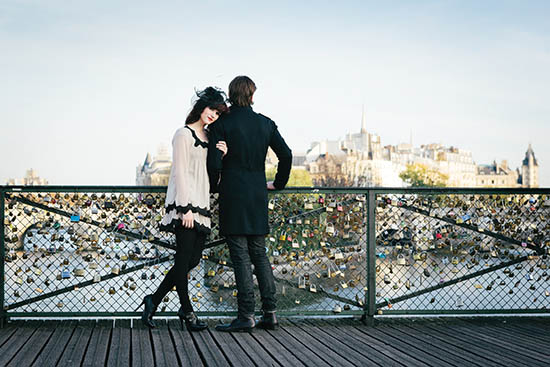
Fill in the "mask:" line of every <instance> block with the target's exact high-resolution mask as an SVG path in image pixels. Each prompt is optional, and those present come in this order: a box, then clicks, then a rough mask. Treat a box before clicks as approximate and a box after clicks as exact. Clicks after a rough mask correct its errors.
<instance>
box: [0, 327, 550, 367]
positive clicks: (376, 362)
mask: <svg viewBox="0 0 550 367" xmlns="http://www.w3.org/2000/svg"><path fill="white" fill-rule="evenodd" d="M217 322H218V321H217V320H209V323H210V324H211V328H210V329H209V330H207V331H203V332H199V333H192V334H190V333H188V332H187V331H181V329H180V328H179V322H178V321H177V320H169V321H168V322H164V323H162V322H161V323H162V325H161V326H160V327H159V328H158V329H154V330H151V331H149V330H147V329H144V328H143V327H142V326H141V324H140V323H139V322H135V323H134V327H133V328H131V327H130V321H129V320H116V322H113V321H112V320H100V321H97V322H96V321H78V322H76V321H13V322H11V323H9V324H8V325H7V326H6V327H5V328H4V329H0V366H17V367H24V366H178V365H184V366H201V365H206V366H285V367H286V366H438V367H439V366H483V367H486V366H530V367H531V366H549V365H550V318H543V317H510V318H493V317H491V318H485V317H480V318H467V317H462V318H444V319H438V318H407V319H404V318H393V319H382V320H377V322H376V325H375V326H374V327H367V326H365V325H363V324H362V323H361V322H359V321H358V320H354V319H349V318H348V319H330V320H320V319H305V320H304V319H284V320H283V322H282V327H281V328H280V329H279V330H277V331H269V332H268V331H263V330H256V331H254V332H253V333H250V334H249V333H233V334H226V333H220V332H216V331H215V330H214V328H213V326H214V325H215V324H216V323H217Z"/></svg>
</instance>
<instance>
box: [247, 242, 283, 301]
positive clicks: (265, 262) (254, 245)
mask: <svg viewBox="0 0 550 367" xmlns="http://www.w3.org/2000/svg"><path fill="white" fill-rule="evenodd" d="M247 237H248V251H249V253H250V259H251V260H252V263H253V264H254V268H255V269H256V279H258V286H259V288H260V295H261V297H262V310H263V311H275V309H276V306H277V304H276V303H277V301H276V299H275V292H276V288H275V280H274V279H273V270H272V269H271V264H270V263H269V259H268V257H267V255H266V253H265V236H247Z"/></svg>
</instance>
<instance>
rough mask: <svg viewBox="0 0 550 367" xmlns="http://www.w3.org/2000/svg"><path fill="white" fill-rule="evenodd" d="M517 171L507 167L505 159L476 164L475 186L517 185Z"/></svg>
mask: <svg viewBox="0 0 550 367" xmlns="http://www.w3.org/2000/svg"><path fill="white" fill-rule="evenodd" d="M518 176H519V175H518V172H517V171H514V170H512V169H511V168H509V167H508V162H507V161H502V162H501V163H500V164H498V163H497V162H496V161H495V162H493V164H488V165H479V166H477V175H476V185H475V186H476V187H517V186H519V184H518V179H519V177H518Z"/></svg>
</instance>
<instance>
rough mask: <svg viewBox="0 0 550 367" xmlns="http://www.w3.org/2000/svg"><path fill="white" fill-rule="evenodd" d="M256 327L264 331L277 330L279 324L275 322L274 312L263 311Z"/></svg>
mask: <svg viewBox="0 0 550 367" xmlns="http://www.w3.org/2000/svg"><path fill="white" fill-rule="evenodd" d="M256 327H257V328H260V329H265V330H277V329H278V328H279V323H278V322H277V316H275V311H264V312H263V315H262V317H261V318H260V321H259V322H258V323H257V324H256Z"/></svg>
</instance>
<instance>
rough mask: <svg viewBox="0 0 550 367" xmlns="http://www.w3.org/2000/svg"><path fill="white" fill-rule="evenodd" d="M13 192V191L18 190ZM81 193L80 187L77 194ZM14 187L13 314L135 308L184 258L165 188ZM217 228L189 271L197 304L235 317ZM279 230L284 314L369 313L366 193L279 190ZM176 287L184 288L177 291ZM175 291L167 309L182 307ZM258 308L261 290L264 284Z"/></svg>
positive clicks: (9, 241) (269, 241)
mask: <svg viewBox="0 0 550 367" xmlns="http://www.w3.org/2000/svg"><path fill="white" fill-rule="evenodd" d="M8 191H10V190H8ZM76 191H79V192H76ZM107 191H109V190H104V192H98V191H97V190H94V191H90V192H82V190H81V189H78V188H75V189H74V190H71V189H64V190H56V191H52V192H45V191H43V190H40V191H38V192H33V191H32V189H29V188H26V189H25V190H24V192H17V191H11V192H6V201H5V212H4V231H5V250H6V251H5V256H4V271H5V283H4V289H5V292H4V309H5V310H6V311H7V312H8V314H12V315H20V314H25V315H32V313H37V314H41V315H49V314H64V315H65V314H69V315H70V314H83V313H85V314H121V313H129V312H133V311H134V310H135V309H136V308H137V307H138V306H139V304H140V302H141V300H142V299H143V297H144V296H145V295H147V294H150V293H152V292H154V291H155V290H156V289H157V287H158V285H159V283H160V281H161V280H162V279H163V277H164V275H165V274H166V272H167V271H168V270H169V269H170V267H171V266H172V265H173V256H172V255H173V253H174V249H175V236H174V235H173V234H170V233H166V232H161V231H159V226H158V224H159V221H160V220H161V219H162V217H163V215H164V212H165V211H164V205H163V204H164V200H165V194H164V192H163V191H162V189H161V188H159V190H155V191H154V192H139V189H138V190H132V191H131V192H120V190H118V189H117V190H113V192H107ZM211 208H212V214H213V215H212V217H213V230H212V234H211V237H210V239H209V240H208V241H207V246H206V247H207V248H206V249H205V251H204V252H203V259H202V261H201V262H200V264H199V265H198V266H197V267H196V268H195V269H193V270H192V271H191V272H190V274H189V280H190V281H189V293H190V298H191V301H192V304H193V306H194V309H195V311H197V312H201V313H208V314H227V313H233V312H235V311H236V309H237V302H236V300H237V299H236V296H237V290H236V285H235V279H234V275H233V270H232V264H231V261H230V258H229V251H228V249H227V246H226V245H225V242H224V241H223V239H220V238H219V236H218V227H217V224H216V221H217V210H218V207H217V200H216V197H214V196H213V197H212V202H211ZM269 212H270V219H271V228H272V232H271V233H270V235H268V236H267V237H266V252H267V254H268V256H269V259H270V261H271V263H272V264H273V272H274V276H275V280H276V284H277V299H278V309H279V310H280V311H281V312H282V313H284V312H289V313H327V312H336V313H339V312H344V313H346V312H347V313H353V312H355V313H361V312H362V309H363V305H364V302H365V285H366V284H365V279H366V267H365V256H366V252H365V246H366V241H365V238H366V237H365V220H366V217H365V213H366V212H365V196H364V195H355V194H320V193H306V194H287V193H277V194H274V195H271V196H270V202H269ZM174 290H175V289H174ZM174 290H173V291H172V292H169V294H168V296H166V297H165V298H164V300H163V302H162V303H161V305H160V306H159V311H158V312H159V313H162V312H175V311H177V310H178V308H179V300H178V297H177V293H176V292H175V291H174ZM256 295H257V297H258V299H257V305H258V308H259V305H260V300H259V292H258V289H257V287H256Z"/></svg>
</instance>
